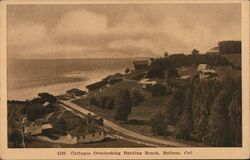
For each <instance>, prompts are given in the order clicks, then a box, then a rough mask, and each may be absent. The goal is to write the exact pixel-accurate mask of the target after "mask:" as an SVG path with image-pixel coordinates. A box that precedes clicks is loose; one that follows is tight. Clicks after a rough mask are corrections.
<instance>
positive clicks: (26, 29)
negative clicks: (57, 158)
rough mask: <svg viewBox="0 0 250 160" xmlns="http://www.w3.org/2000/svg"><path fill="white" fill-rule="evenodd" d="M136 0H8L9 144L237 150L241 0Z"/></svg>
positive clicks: (239, 145) (22, 146)
mask: <svg viewBox="0 0 250 160" xmlns="http://www.w3.org/2000/svg"><path fill="white" fill-rule="evenodd" d="M7 2H8V1H7ZM99 2H102V3H99ZM133 2H135V1H130V3H115V2H114V1H109V3H105V1H97V3H91V2H89V1H88V3H81V4H79V3H75V4H74V3H62V4H61V3H58V4H57V3H44V4H43V3H21V4H18V3H13V4H7V5H6V6H5V7H6V98H7V99H6V104H7V106H6V110H7V111H6V122H5V123H7V124H6V126H7V127H6V130H5V131H3V130H2V129H1V130H2V131H1V132H6V135H7V137H6V141H7V144H6V145H7V148H8V149H18V148H19V149H25V148H29V149H32V148H33V149H35V148H36V149H39V148H40V149H42V148H57V149H58V148H62V149H63V148H84V149H89V148H110V149H113V150H112V151H103V152H101V151H99V150H98V151H94V152H90V154H91V155H98V156H106V155H113V154H117V155H119V152H118V150H117V153H116V149H122V148H134V150H133V151H127V152H126V151H123V152H122V154H123V155H144V156H145V155H152V156H156V155H158V156H160V157H162V158H163V157H164V155H169V154H172V155H174V154H177V155H178V154H183V153H181V152H178V151H176V153H175V151H171V150H165V151H163V152H158V151H155V150H154V151H151V150H148V151H143V152H141V151H139V150H138V151H137V149H143V148H152V149H153V148H206V147H209V148H214V147H215V148H217V147H224V149H225V147H226V148H227V147H228V148H232V147H233V148H235V147H236V148H238V149H241V148H242V147H243V142H244V141H243V128H244V126H243V110H244V109H243V108H244V107H245V108H249V106H248V105H249V104H248V103H247V106H244V105H243V101H242V99H243V97H244V95H245V93H244V94H243V89H244V88H245V89H247V90H248V87H249V86H248V84H247V85H245V86H244V85H243V81H242V79H244V78H242V76H244V72H243V71H248V72H249V70H248V69H249V68H245V69H244V66H243V65H242V61H243V60H244V58H243V56H244V55H243V54H249V51H247V52H245V53H244V52H243V48H242V47H244V45H243V44H244V43H243V42H242V39H243V38H242V36H243V35H242V32H243V30H242V28H243V27H242V23H243V22H242V19H243V18H242V16H243V15H242V6H243V5H242V3H240V2H241V1H239V2H238V3H184V2H183V3H164V1H160V3H159V2H158V3H133ZM151 2H152V1H151ZM1 54H2V53H1ZM247 58H248V57H247ZM247 63H248V62H247ZM246 75H248V74H245V76H246ZM246 80H248V79H246ZM247 83H248V82H247ZM246 87H247V88H246ZM248 93H249V90H248V92H247V94H248ZM245 96H246V95H245ZM247 97H249V96H248V95H247ZM246 113H248V112H246ZM247 116H248V115H247ZM245 118H246V117H245ZM248 125H249V123H248ZM245 147H246V146H245ZM82 151H84V150H82ZM186 153H187V154H192V152H191V151H190V152H188V151H185V152H184V154H186ZM57 154H58V155H60V154H62V155H64V154H66V152H65V153H64V152H62V153H58V152H57ZM76 154H78V155H81V154H88V153H87V152H86V153H85V152H81V153H80V152H79V153H76ZM71 155H72V152H71ZM37 158H38V157H37ZM64 158H65V157H64ZM81 158H83V157H81Z"/></svg>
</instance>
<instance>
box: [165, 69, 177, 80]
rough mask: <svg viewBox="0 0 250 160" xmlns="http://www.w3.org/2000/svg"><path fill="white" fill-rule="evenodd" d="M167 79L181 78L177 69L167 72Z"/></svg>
mask: <svg viewBox="0 0 250 160" xmlns="http://www.w3.org/2000/svg"><path fill="white" fill-rule="evenodd" d="M167 77H168V78H176V77H179V73H178V71H177V69H176V68H169V69H168V70H167Z"/></svg>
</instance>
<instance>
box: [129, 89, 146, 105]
mask: <svg viewBox="0 0 250 160" xmlns="http://www.w3.org/2000/svg"><path fill="white" fill-rule="evenodd" d="M143 100H144V97H143V95H142V94H141V93H140V92H139V91H138V90H133V91H132V93H131V101H132V102H131V104H132V105H133V106H136V105H138V104H139V103H140V102H142V101H143Z"/></svg>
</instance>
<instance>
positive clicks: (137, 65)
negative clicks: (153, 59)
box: [133, 60, 149, 71]
mask: <svg viewBox="0 0 250 160" xmlns="http://www.w3.org/2000/svg"><path fill="white" fill-rule="evenodd" d="M133 65H134V69H135V71H140V70H144V69H147V68H148V67H149V62H148V60H135V61H133Z"/></svg>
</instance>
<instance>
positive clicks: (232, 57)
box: [221, 54, 241, 67]
mask: <svg viewBox="0 0 250 160" xmlns="http://www.w3.org/2000/svg"><path fill="white" fill-rule="evenodd" d="M221 56H223V57H225V58H226V59H227V60H228V61H229V62H231V63H233V64H234V65H235V66H238V67H241V54H221Z"/></svg>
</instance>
